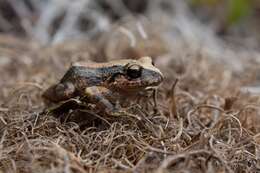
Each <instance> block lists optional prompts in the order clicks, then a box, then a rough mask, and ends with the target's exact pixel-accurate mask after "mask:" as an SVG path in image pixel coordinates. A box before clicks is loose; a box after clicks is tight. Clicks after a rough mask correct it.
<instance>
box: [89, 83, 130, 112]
mask: <svg viewBox="0 0 260 173" xmlns="http://www.w3.org/2000/svg"><path fill="white" fill-rule="evenodd" d="M85 95H86V97H85V98H86V99H87V101H88V102H90V103H94V104H95V105H96V106H97V108H98V109H99V111H100V112H105V113H106V114H108V115H112V116H119V115H123V114H127V113H126V112H125V111H124V110H123V109H122V108H121V107H120V105H118V104H116V101H117V100H116V99H115V98H117V96H116V93H113V92H112V91H110V90H109V89H107V88H105V87H101V86H92V87H88V88H86V89H85Z"/></svg>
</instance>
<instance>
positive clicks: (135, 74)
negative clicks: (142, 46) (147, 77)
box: [127, 68, 142, 79]
mask: <svg viewBox="0 0 260 173" xmlns="http://www.w3.org/2000/svg"><path fill="white" fill-rule="evenodd" d="M141 73H142V71H141V69H140V68H138V69H131V68H129V69H127V76H129V77H130V78H132V79H136V78H139V77H140V76H141Z"/></svg>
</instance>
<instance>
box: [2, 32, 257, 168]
mask: <svg viewBox="0 0 260 173" xmlns="http://www.w3.org/2000/svg"><path fill="white" fill-rule="evenodd" d="M109 38H110V37H108V36H107V35H106V34H105V35H104V36H102V37H101V38H100V39H99V41H97V42H91V43H90V42H88V41H75V42H70V43H64V44H62V45H57V46H52V47H45V48H43V47H40V46H37V43H33V42H28V44H26V45H25V44H24V40H17V39H14V38H12V37H7V36H1V43H0V49H1V59H0V66H1V68H0V73H1V81H0V87H1V93H0V98H1V99H0V100H1V103H0V134H1V139H0V147H1V150H0V151H1V152H0V168H1V170H2V172H66V173H69V172H96V171H98V172H158V173H164V172H172V171H173V172H174V171H175V172H219V173H220V172H259V171H260V167H259V166H260V165H259V134H258V133H259V131H260V128H259V126H258V123H259V121H260V120H259V111H258V109H259V98H258V97H255V96H250V95H249V94H246V93H244V92H241V87H242V86H246V85H247V84H249V83H250V82H252V81H254V80H255V77H254V76H255V75H254V71H255V70H254V67H255V66H256V65H253V64H250V67H251V68H250V69H246V70H245V71H244V73H243V75H241V74H240V75H239V76H238V74H237V73H236V72H233V71H232V69H229V68H227V67H225V66H223V65H222V64H221V63H216V62H215V61H214V60H212V59H210V58H208V57H207V55H204V54H203V53H201V52H200V51H199V50H198V51H196V52H190V55H189V56H187V57H184V58H174V57H172V56H171V54H168V55H167V56H158V54H163V53H162V52H167V47H168V46H167V45H166V43H163V41H162V40H161V41H158V39H156V40H157V41H151V42H149V41H147V42H146V43H145V44H146V46H147V47H149V46H150V48H149V50H154V52H149V55H153V56H154V57H157V58H156V59H155V60H156V64H158V67H159V68H160V69H161V70H162V71H163V73H164V75H165V77H166V79H165V81H164V83H163V84H162V85H161V86H160V88H159V91H158V96H157V103H158V105H157V109H156V111H154V106H153V101H152V98H146V99H148V102H146V104H137V106H134V107H132V108H131V109H129V111H130V112H132V113H133V114H134V115H135V116H133V117H127V116H121V117H104V116H102V115H94V114H92V113H91V112H89V111H86V110H85V111H84V110H74V112H72V113H70V117H69V118H68V116H69V115H68V114H67V113H63V114H60V115H59V116H60V117H61V118H56V117H53V116H51V115H47V114H41V113H40V112H41V111H42V110H43V108H44V104H43V101H42V99H41V97H40V95H41V93H42V92H43V90H44V89H45V88H47V87H48V86H49V85H50V84H52V83H54V82H56V81H57V80H58V79H59V77H61V76H62V74H63V73H64V72H65V70H66V69H67V67H68V66H69V64H70V63H71V62H72V61H78V60H85V61H89V60H93V59H94V60H97V61H109V60H110V59H111V58H113V57H119V56H120V55H121V54H124V55H125V57H127V56H130V57H131V56H133V53H134V54H135V55H136V56H138V55H142V54H144V52H145V49H146V48H142V47H141V48H140V46H137V47H138V49H136V48H131V51H128V47H127V46H125V47H124V46H123V47H121V48H120V49H118V50H117V51H115V49H114V48H113V47H112V48H111V47H109V46H110V45H109V44H111V41H109ZM152 38H155V37H152ZM158 38H159V37H158ZM100 40H101V41H100ZM159 40H160V39H159ZM117 41H119V42H118V43H120V42H121V41H122V43H124V39H123V40H121V39H119V40H117ZM137 43H141V41H139V40H137ZM149 43H151V45H149ZM154 43H158V44H159V45H156V44H154ZM163 44H165V45H163ZM153 46H154V47H156V48H158V47H161V49H159V50H158V49H153ZM109 49H113V51H111V50H109ZM187 51H189V50H187ZM108 52H109V53H108ZM158 52H159V53H158ZM155 55H156V56H155ZM165 62H169V63H165ZM249 63H250V62H248V64H249ZM176 78H178V83H177V84H176V83H174V81H175V80H176ZM173 84H174V87H173ZM175 85H176V86H175ZM173 90H174V91H173ZM140 103H142V102H140ZM71 115H72V116H71ZM64 117H65V118H64Z"/></svg>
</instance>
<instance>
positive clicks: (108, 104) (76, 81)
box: [43, 57, 163, 112]
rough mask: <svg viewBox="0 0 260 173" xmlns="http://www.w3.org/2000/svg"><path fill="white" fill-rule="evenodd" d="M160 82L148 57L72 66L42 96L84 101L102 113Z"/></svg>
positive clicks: (53, 100)
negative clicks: (76, 98) (93, 105)
mask: <svg viewBox="0 0 260 173" xmlns="http://www.w3.org/2000/svg"><path fill="white" fill-rule="evenodd" d="M162 80H163V75H162V73H161V72H160V70H159V69H157V68H156V67H154V65H153V63H152V60H151V58H150V57H143V58H140V59H138V60H132V59H125V60H117V61H111V62H107V63H80V62H78V63H74V64H73V65H72V66H71V67H70V68H69V70H68V71H67V72H66V74H65V75H64V76H63V78H62V79H61V80H60V82H59V83H58V84H55V85H53V86H51V87H50V88H48V89H47V90H46V91H45V92H44V93H43V97H44V98H45V99H47V100H48V101H50V102H60V101H65V100H68V99H70V98H73V97H77V96H79V97H81V98H83V97H84V98H85V99H86V100H87V101H88V102H89V103H94V104H96V106H97V107H98V108H99V109H102V110H105V111H106V112H110V111H114V110H115V103H116V102H118V101H119V102H122V100H125V101H126V100H129V99H131V98H132V97H133V96H136V95H137V94H138V93H139V92H143V91H145V90H146V89H147V88H148V87H154V86H158V85H159V84H160V83H161V82H162Z"/></svg>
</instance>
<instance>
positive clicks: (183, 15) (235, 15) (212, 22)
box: [0, 0, 260, 70]
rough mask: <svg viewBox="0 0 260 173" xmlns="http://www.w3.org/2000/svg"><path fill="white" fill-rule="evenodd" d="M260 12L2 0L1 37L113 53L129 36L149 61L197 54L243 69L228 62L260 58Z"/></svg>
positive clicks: (237, 5) (236, 2)
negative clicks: (87, 44)
mask: <svg viewBox="0 0 260 173" xmlns="http://www.w3.org/2000/svg"><path fill="white" fill-rule="evenodd" d="M259 9H260V3H259V1H257V0H183V1H182V0H142V1H140V0H131V1H130V0H128V1H127V0H95V1H91V0H76V1H70V0H40V1H39V0H0V32H1V34H10V35H14V36H17V37H20V38H27V39H30V40H34V41H36V42H37V43H39V44H40V45H42V46H48V45H56V44H60V43H64V42H66V41H67V40H69V42H71V41H73V40H88V41H93V42H92V43H93V44H97V43H96V40H103V41H99V43H100V42H102V44H103V42H104V40H106V42H108V43H106V45H107V47H109V48H107V49H109V51H110V52H111V51H112V52H113V51H115V48H117V47H118V46H120V45H122V44H121V43H122V37H126V41H125V42H127V45H126V47H130V48H131V47H132V48H133V47H135V48H137V49H144V50H145V52H146V54H147V55H150V56H158V55H163V54H164V53H165V52H168V53H169V52H170V53H171V54H172V52H175V55H176V56H179V55H180V53H178V50H186V49H188V50H192V51H194V50H198V49H199V50H200V51H202V52H203V53H206V54H208V55H209V57H213V58H214V59H220V60H221V61H225V63H227V64H230V65H231V66H232V67H233V68H234V69H235V70H240V69H241V68H242V67H241V64H239V62H236V63H234V60H230V59H232V58H234V57H236V60H237V56H239V57H246V58H247V59H248V58H249V57H252V56H251V55H252V54H253V57H254V59H255V57H258V49H259V39H260V37H259V26H260V25H259V24H260V21H259V20H258V19H259V15H260V13H259ZM104 33H105V34H106V33H109V34H107V35H106V36H105V37H106V38H105V39H104ZM102 34H103V35H102ZM108 37H109V38H110V39H108ZM100 38H102V39H100ZM118 38H119V39H118ZM107 40H109V41H110V42H109V41H107ZM119 40H120V41H119ZM158 40H160V41H163V42H164V43H165V42H167V44H164V45H163V46H162V44H158V42H160V41H158ZM112 42H113V43H112ZM147 42H149V44H147ZM165 45H166V46H165ZM140 47H141V48H140ZM166 47H167V48H166ZM153 49H156V50H155V51H154V50H153ZM241 49H242V50H241ZM166 50H167V51H166ZM176 50H177V51H176ZM109 51H107V53H108V54H109ZM142 51H143V50H142ZM237 51H239V52H240V53H237ZM241 51H243V53H241ZM248 51H249V52H250V56H249V55H248ZM126 52H127V53H125V52H124V53H123V56H124V57H133V56H137V55H139V54H140V53H138V52H136V50H135V51H132V50H130V51H129V50H127V51H126ZM129 52H130V53H129ZM139 52H141V51H139ZM147 52H148V53H147ZM141 54H142V53H141ZM181 54H183V51H182V52H181ZM241 54H243V55H241ZM121 55H122V52H121V54H120V55H119V56H121Z"/></svg>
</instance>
